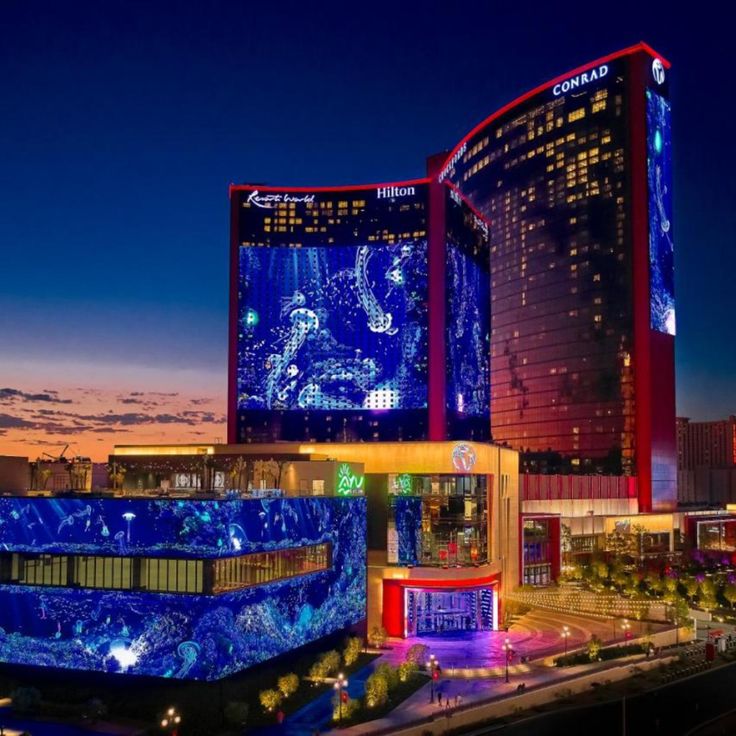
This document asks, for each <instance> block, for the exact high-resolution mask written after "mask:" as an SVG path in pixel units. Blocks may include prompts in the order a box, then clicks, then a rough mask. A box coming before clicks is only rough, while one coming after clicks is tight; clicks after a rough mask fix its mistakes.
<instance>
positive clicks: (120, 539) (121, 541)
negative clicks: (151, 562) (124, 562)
mask: <svg viewBox="0 0 736 736" xmlns="http://www.w3.org/2000/svg"><path fill="white" fill-rule="evenodd" d="M115 541H116V542H117V543H118V553H119V554H121V555H124V554H127V552H128V548H127V547H126V546H125V532H118V533H117V534H116V535H115Z"/></svg>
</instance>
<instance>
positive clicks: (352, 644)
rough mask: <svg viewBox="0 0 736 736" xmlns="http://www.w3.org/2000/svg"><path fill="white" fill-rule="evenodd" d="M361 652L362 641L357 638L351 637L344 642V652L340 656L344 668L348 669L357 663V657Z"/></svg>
mask: <svg viewBox="0 0 736 736" xmlns="http://www.w3.org/2000/svg"><path fill="white" fill-rule="evenodd" d="M362 650H363V640H362V639H361V638H360V637H358V636H351V637H350V638H349V639H348V640H347V642H345V651H344V652H343V655H342V658H343V660H344V662H345V666H346V667H350V665H351V664H355V663H356V662H357V661H358V657H359V656H360V652H361V651H362Z"/></svg>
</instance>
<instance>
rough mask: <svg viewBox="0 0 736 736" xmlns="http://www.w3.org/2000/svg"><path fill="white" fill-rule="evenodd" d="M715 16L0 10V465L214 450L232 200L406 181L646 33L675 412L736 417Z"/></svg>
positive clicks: (726, 55) (272, 8) (30, 4)
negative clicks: (133, 446)
mask: <svg viewBox="0 0 736 736" xmlns="http://www.w3.org/2000/svg"><path fill="white" fill-rule="evenodd" d="M708 5H709V4H708V3H705V4H700V5H698V6H697V15H696V14H695V13H694V11H693V7H692V6H687V5H686V4H682V3H680V4H678V6H680V7H682V8H683V9H682V10H679V9H675V4H673V3H669V4H663V3H643V2H637V3H621V2H617V3H605V2H596V3H567V4H559V3H549V2H544V3H542V2H539V3H534V2H529V3H525V4H519V3H504V4H502V3H497V2H484V3H475V2H470V3H450V2H442V3H439V2H427V1H425V2H421V3H420V2H404V3H401V2H392V3H382V2H371V3H344V2H343V3H333V2H325V1H323V2H276V3H251V2H239V3H238V2H232V0H230V1H229V2H216V1H212V0H210V2H206V3H203V2H200V3H187V2H177V3H173V2H153V3H147V2H133V1H131V0H128V1H127V2H108V1H105V0H102V1H100V0H97V2H68V3H60V2H53V3H51V2H48V3H45V2H35V1H34V0H17V1H16V0H5V2H3V3H2V24H0V62H1V64H2V70H3V74H2V78H3V85H2V95H0V147H1V150H2V178H1V179H0V195H1V196H0V252H1V253H2V260H1V261H0V275H1V278H2V289H1V290H0V453H9V454H22V455H31V456H32V457H35V455H37V454H39V453H40V452H44V451H48V452H50V451H53V450H54V449H61V447H62V446H63V445H64V444H66V442H71V443H72V448H71V452H72V453H80V454H84V455H91V456H92V457H93V458H94V459H104V458H105V457H106V456H107V454H108V452H109V451H110V449H111V447H112V444H113V443H118V444H128V443H136V442H159V441H166V442H181V441H213V440H216V439H220V440H224V438H225V424H224V420H225V391H226V377H227V375H226V374H227V304H228V197H227V188H228V184H229V183H230V182H244V181H250V182H266V183H272V184H309V185H311V184H314V185H320V184H323V185H324V184H342V183H356V182H364V181H368V182H371V181H391V180H396V179H406V178H411V177H415V176H421V175H423V173H424V162H425V157H426V156H427V154H430V153H433V152H437V151H441V150H443V149H447V148H451V147H452V146H453V145H454V144H455V143H456V142H457V141H458V139H459V138H460V137H461V136H462V135H463V134H464V133H466V132H467V131H468V130H469V129H470V128H472V127H473V126H474V125H475V124H476V123H477V122H479V121H480V120H481V119H483V118H484V117H486V116H487V115H488V114H490V113H491V112H492V111H493V110H495V109H496V108H498V107H500V106H501V105H503V104H505V103H506V102H508V101H510V100H512V99H513V98H514V97H516V96H518V95H519V94H521V93H523V92H524V91H526V90H527V89H529V88H532V87H534V86H536V85H538V84H540V83H542V82H544V81H546V80H547V79H549V78H551V77H554V76H557V75H558V74H561V73H564V72H565V71H566V70H568V69H570V68H573V67H575V66H578V65H580V64H583V63H585V62H587V61H590V60H592V59H594V58H596V57H599V56H602V55H605V54H607V53H610V52H611V51H614V50H617V49H619V48H623V47H626V46H629V45H631V44H633V43H636V42H637V41H639V40H644V41H646V42H647V43H649V44H650V45H651V46H653V47H654V48H655V49H656V50H657V51H658V52H660V53H661V54H663V55H664V56H665V57H667V58H668V59H669V60H670V61H671V62H672V64H673V69H672V80H673V82H672V83H673V88H672V97H673V125H674V143H673V145H674V177H675V178H674V187H675V218H674V232H675V242H676V249H677V250H676V289H677V292H676V296H677V327H678V336H677V390H678V396H677V404H678V413H679V414H681V415H686V416H690V417H692V418H695V419H714V418H720V417H724V416H727V415H728V414H729V413H731V414H733V413H736V327H735V326H734V318H733V314H734V311H735V310H734V301H735V300H734V290H735V287H734V285H733V284H734V274H735V273H736V242H734V241H735V239H734V232H736V206H735V203H736V184H734V176H733V172H734V171H736V145H734V142H733V141H734V134H735V133H736V124H735V122H734V121H736V96H735V95H734V94H733V93H732V91H731V80H730V79H729V78H728V73H729V72H730V67H731V55H732V54H731V52H730V51H729V49H731V48H732V46H733V39H732V35H733V30H732V28H733V22H732V21H733V20H734V19H733V18H728V17H725V16H724V15H723V13H722V11H721V7H722V6H720V5H719V6H716V5H715V4H714V5H713V8H714V9H715V8H718V13H719V14H718V15H717V16H715V15H714V13H711V12H708ZM714 12H715V10H714ZM731 12H733V11H731Z"/></svg>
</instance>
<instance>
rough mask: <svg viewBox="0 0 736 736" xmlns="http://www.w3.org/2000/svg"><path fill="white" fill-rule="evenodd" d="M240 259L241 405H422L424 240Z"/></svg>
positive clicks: (252, 251)
mask: <svg viewBox="0 0 736 736" xmlns="http://www.w3.org/2000/svg"><path fill="white" fill-rule="evenodd" d="M239 257H240V264H239V268H240V277H241V283H242V287H241V292H240V300H239V319H240V322H239V325H238V335H239V337H238V340H239V346H238V409H240V410H273V409H284V410H298V411H299V410H300V411H313V410H333V411H334V410H365V409H368V410H385V409H419V408H424V407H426V405H427V388H426V384H427V379H426V345H427V314H426V300H427V266H426V262H427V245H426V240H424V239H418V240H405V241H403V242H397V243H396V244H393V245H388V244H368V243H366V244H361V245H330V246H323V247H303V248H287V247H268V248H264V247H242V248H240V249H239Z"/></svg>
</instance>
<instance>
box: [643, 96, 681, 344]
mask: <svg viewBox="0 0 736 736" xmlns="http://www.w3.org/2000/svg"><path fill="white" fill-rule="evenodd" d="M647 178H648V185H649V279H650V287H649V288H650V305H651V306H650V308H651V327H652V329H653V330H657V331H658V332H664V333H666V334H668V335H674V334H675V329H676V325H675V268H674V240H673V237H672V124H671V108H670V103H669V102H668V101H667V100H666V99H665V98H664V97H662V96H661V95H658V94H657V93H656V92H653V91H652V90H647Z"/></svg>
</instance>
